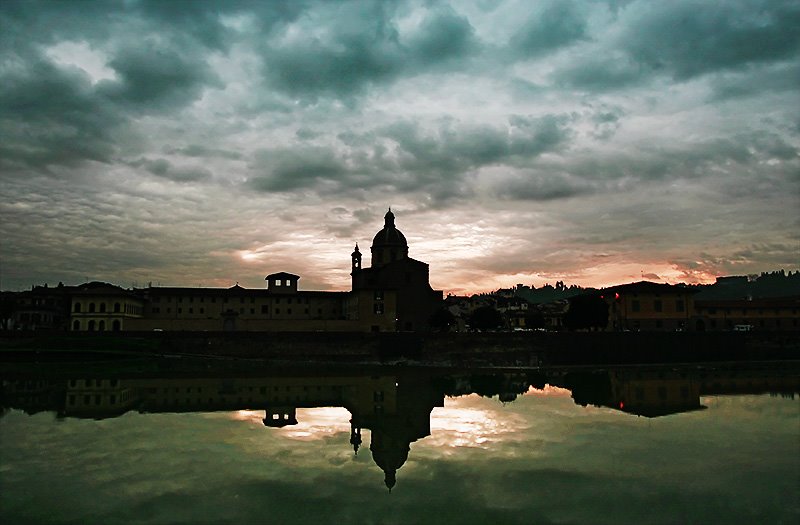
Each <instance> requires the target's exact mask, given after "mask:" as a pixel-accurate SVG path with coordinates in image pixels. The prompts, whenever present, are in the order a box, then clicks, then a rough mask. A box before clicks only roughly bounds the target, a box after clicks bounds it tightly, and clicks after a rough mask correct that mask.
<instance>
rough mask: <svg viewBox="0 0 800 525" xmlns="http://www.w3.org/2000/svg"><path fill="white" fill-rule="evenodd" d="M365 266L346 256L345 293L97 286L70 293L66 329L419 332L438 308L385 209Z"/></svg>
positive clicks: (271, 283) (281, 276)
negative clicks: (349, 277) (348, 266)
mask: <svg viewBox="0 0 800 525" xmlns="http://www.w3.org/2000/svg"><path fill="white" fill-rule="evenodd" d="M371 251H372V266H371V267H369V268H362V266H361V252H360V251H359V249H358V246H356V248H355V250H354V251H353V253H352V254H351V275H352V290H351V291H350V292H324V291H303V290H299V289H298V281H299V279H300V277H299V276H297V275H293V274H291V273H286V272H279V273H273V274H270V275H268V276H267V278H266V281H267V287H266V289H246V288H242V287H241V286H239V285H238V284H237V285H236V286H233V287H231V288H170V287H152V286H151V287H148V288H146V289H143V290H132V291H127V290H123V289H121V288H118V287H116V286H113V285H109V284H104V283H90V284H92V286H88V285H81V287H78V288H79V290H78V291H76V292H75V296H74V297H73V300H72V304H73V309H72V319H71V322H70V328H71V329H72V330H76V331H103V330H147V331H151V330H195V331H221V330H225V331H395V330H413V331H420V330H426V329H427V328H428V319H429V318H430V316H431V315H432V314H433V313H434V312H435V311H436V310H437V309H438V308H439V307H440V305H441V301H442V293H441V292H440V291H434V290H433V289H431V287H430V284H429V270H428V265H427V264H426V263H423V262H420V261H417V260H415V259H411V258H410V257H408V243H407V242H406V238H405V236H404V235H403V234H402V233H401V232H400V230H398V229H397V228H396V226H395V224H394V214H393V213H392V212H391V210H390V211H389V212H388V213H387V214H386V216H385V225H384V227H383V229H381V230H380V231H379V232H378V233H377V234H376V235H375V238H374V239H373V242H372V247H371Z"/></svg>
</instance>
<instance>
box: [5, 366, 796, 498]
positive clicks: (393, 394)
mask: <svg viewBox="0 0 800 525" xmlns="http://www.w3.org/2000/svg"><path fill="white" fill-rule="evenodd" d="M797 392H800V376H798V373H797V371H796V370H793V369H792V368H791V367H788V368H787V367H778V368H776V367H763V368H756V369H752V368H751V369H742V368H740V367H728V368H724V367H723V368H703V367H692V368H678V367H646V368H645V367H625V368H617V369H602V370H576V369H555V370H547V371H543V370H507V371H500V372H498V371H477V372H475V371H447V370H432V369H411V368H403V367H395V368H386V369H376V370H370V371H362V372H359V371H351V372H339V373H330V372H325V371H321V370H309V369H305V370H303V371H302V373H297V372H295V373H280V374H272V375H270V374H259V375H253V376H249V375H242V376H228V375H223V376H215V375H213V374H208V373H206V374H203V375H201V376H198V375H189V376H184V375H181V376H179V377H174V376H173V377H165V376H161V377H97V376H95V377H81V378H70V379H41V378H39V379H16V380H4V381H3V391H2V395H3V401H2V406H3V414H5V413H6V412H7V411H8V410H9V409H20V410H24V411H25V412H26V413H28V414H36V413H38V412H42V411H52V412H54V413H55V414H56V415H57V417H58V418H62V419H63V418H78V419H95V420H102V419H107V418H115V417H119V416H121V415H122V414H125V413H127V412H130V411H135V412H138V413H140V414H159V413H173V414H174V413H208V412H226V413H230V414H231V418H232V419H234V420H237V421H242V422H250V423H251V424H252V423H256V422H258V423H260V425H261V426H263V427H267V429H269V430H268V431H272V432H282V433H283V435H284V436H286V437H289V438H293V439H300V440H303V439H319V438H320V437H321V436H324V435H331V434H335V433H338V432H342V431H344V432H348V431H349V436H350V437H349V444H350V446H351V447H352V449H353V453H354V454H356V455H357V454H358V453H359V450H360V449H361V448H362V447H363V446H366V444H365V443H364V435H365V433H364V432H363V431H364V430H368V431H369V443H368V447H369V451H370V454H371V458H372V460H373V462H374V463H375V464H376V465H377V466H378V467H379V468H380V469H381V470H382V471H383V473H384V483H385V485H386V487H387V488H388V489H389V490H390V491H391V489H392V488H393V487H394V486H395V484H396V483H397V475H398V471H399V470H400V469H401V467H403V465H404V464H405V463H406V462H407V461H408V458H409V453H410V450H411V444H413V443H414V442H416V441H418V440H420V439H422V438H425V437H427V436H430V435H431V433H432V431H433V432H434V433H435V434H439V436H434V438H433V439H432V440H431V444H432V445H437V446H440V447H476V448H488V446H489V445H490V444H491V443H492V442H493V441H496V440H497V439H498V436H501V435H508V436H511V435H517V436H520V435H521V434H520V433H519V431H520V430H521V429H522V430H524V429H525V427H526V425H530V421H528V420H526V419H525V418H523V417H521V416H518V415H515V414H514V413H510V414H509V413H506V414H503V416H502V417H500V416H498V415H497V414H492V413H489V412H487V410H486V408H485V407H471V406H469V402H464V403H456V404H451V405H450V406H448V407H445V399H446V398H451V399H453V398H460V399H464V400H468V399H469V397H470V396H479V397H483V398H492V397H493V398H497V399H498V400H499V401H501V402H502V403H504V404H506V403H513V402H514V401H515V400H516V399H517V398H518V397H519V396H521V395H527V396H533V397H548V396H571V398H572V399H573V400H574V403H575V404H577V405H580V406H583V407H586V406H589V405H591V406H595V407H605V408H610V409H612V410H614V411H619V412H624V413H627V414H631V415H635V416H643V417H646V418H656V417H663V416H667V415H671V414H679V413H684V412H692V411H698V410H702V409H705V408H706V406H705V405H704V404H703V403H702V402H701V400H702V397H703V396H707V395H716V396H718V395H733V394H754V393H772V394H774V395H782V396H788V397H794V395H795V393H797ZM434 409H436V411H435V413H434V414H433V418H432V411H434Z"/></svg>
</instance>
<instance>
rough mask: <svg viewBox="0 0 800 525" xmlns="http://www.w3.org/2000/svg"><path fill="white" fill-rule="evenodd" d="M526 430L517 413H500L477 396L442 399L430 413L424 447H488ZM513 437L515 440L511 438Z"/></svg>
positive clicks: (523, 420)
mask: <svg viewBox="0 0 800 525" xmlns="http://www.w3.org/2000/svg"><path fill="white" fill-rule="evenodd" d="M526 428H527V423H526V421H525V419H524V418H523V417H521V416H519V415H518V414H515V413H511V412H505V411H503V412H502V413H500V412H499V411H498V410H496V409H495V408H494V406H492V405H490V404H489V403H488V402H487V400H486V399H484V398H481V397H480V396H479V395H477V394H471V395H468V396H462V397H457V398H447V399H445V406H444V407H437V408H434V409H433V411H432V412H431V436H430V437H428V438H426V439H425V444H426V445H428V446H431V447H438V448H442V449H446V448H459V447H479V448H488V446H489V445H490V444H491V443H493V442H496V441H501V440H502V441H509V440H519V439H521V437H519V436H518V433H519V432H520V431H522V430H525V429H526ZM515 435H517V436H518V437H516V438H515V437H514V436H515Z"/></svg>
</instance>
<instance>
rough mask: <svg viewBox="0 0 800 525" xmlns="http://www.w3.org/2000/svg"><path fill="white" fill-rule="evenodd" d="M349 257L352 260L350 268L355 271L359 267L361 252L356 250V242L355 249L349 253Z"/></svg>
mask: <svg viewBox="0 0 800 525" xmlns="http://www.w3.org/2000/svg"><path fill="white" fill-rule="evenodd" d="M350 258H351V259H352V262H353V265H352V268H351V270H352V272H353V273H355V272H357V271H358V270H360V269H361V252H360V251H359V250H358V243H356V249H355V250H353V253H351V254H350Z"/></svg>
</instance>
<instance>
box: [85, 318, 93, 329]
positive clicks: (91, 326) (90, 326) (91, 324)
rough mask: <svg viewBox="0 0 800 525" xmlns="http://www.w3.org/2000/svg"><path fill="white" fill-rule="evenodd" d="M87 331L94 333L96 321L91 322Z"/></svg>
mask: <svg viewBox="0 0 800 525" xmlns="http://www.w3.org/2000/svg"><path fill="white" fill-rule="evenodd" d="M86 329H87V330H89V331H90V332H94V319H92V320H91V321H89V326H87V327H86Z"/></svg>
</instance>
